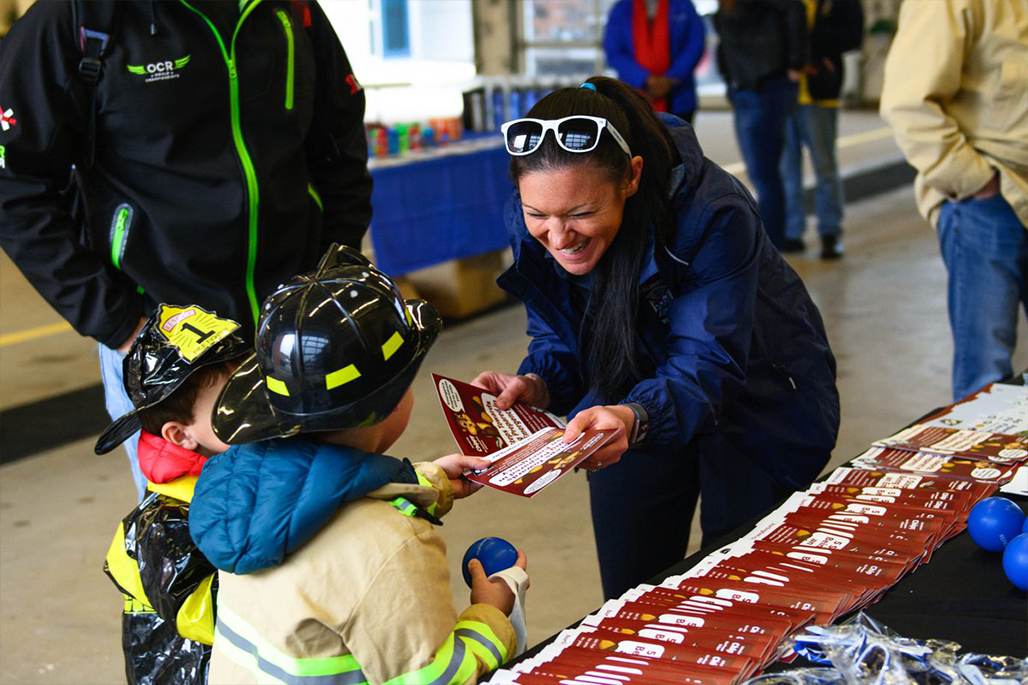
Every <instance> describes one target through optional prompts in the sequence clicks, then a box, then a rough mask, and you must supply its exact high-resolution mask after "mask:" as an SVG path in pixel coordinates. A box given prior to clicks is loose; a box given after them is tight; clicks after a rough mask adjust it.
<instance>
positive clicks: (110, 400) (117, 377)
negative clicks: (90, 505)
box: [97, 344, 146, 500]
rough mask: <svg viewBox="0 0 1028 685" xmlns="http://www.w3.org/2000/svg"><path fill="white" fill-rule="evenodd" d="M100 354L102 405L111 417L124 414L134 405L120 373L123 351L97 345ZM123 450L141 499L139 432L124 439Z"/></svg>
mask: <svg viewBox="0 0 1028 685" xmlns="http://www.w3.org/2000/svg"><path fill="white" fill-rule="evenodd" d="M97 348H98V349H99V353H100V354H99V356H100V379H101V380H102V381H103V386H104V405H105V406H106V407H107V413H108V414H110V415H111V418H112V419H116V418H118V417H119V416H124V415H125V414H127V413H129V412H130V411H132V410H133V409H135V406H134V405H133V404H132V400H131V399H129V396H128V393H127V392H126V391H125V382H124V378H123V375H122V365H121V363H122V361H123V360H124V359H125V353H124V352H120V351H118V350H112V349H111V348H109V347H107V345H103V344H100V345H98V346H97ZM124 444H125V452H126V454H128V461H129V468H130V469H131V470H132V483H133V484H134V485H135V486H136V496H137V497H138V498H139V499H140V500H141V499H143V495H144V494H145V493H146V476H144V475H143V472H142V471H141V470H140V468H139V456H138V453H137V451H136V450H137V447H138V444H139V432H138V431H137V432H136V434H135V435H133V436H132V437H131V438H129V439H128V440H126V441H125V443H124Z"/></svg>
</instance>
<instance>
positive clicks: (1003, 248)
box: [881, 0, 1028, 399]
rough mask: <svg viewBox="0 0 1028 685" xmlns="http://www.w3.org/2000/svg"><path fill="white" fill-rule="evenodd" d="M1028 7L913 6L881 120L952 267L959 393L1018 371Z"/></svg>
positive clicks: (1026, 203) (991, 3)
mask: <svg viewBox="0 0 1028 685" xmlns="http://www.w3.org/2000/svg"><path fill="white" fill-rule="evenodd" d="M1025 65H1028V5H1026V4H1025V3H1024V2H1021V1H1020V0H907V2H904V3H903V5H902V6H901V7H900V15H899V30H898V31H897V33H896V37H895V39H894V41H893V44H892V49H891V50H890V52H889V57H888V58H887V60H886V64H885V85H884V88H883V90H882V101H881V113H882V116H883V117H884V118H885V120H886V121H887V122H888V123H889V125H890V126H892V128H893V132H894V133H895V135H896V142H897V143H898V144H899V146H900V149H901V150H903V154H904V155H905V156H906V158H907V161H909V162H910V164H911V166H913V167H914V168H915V169H917V172H918V176H917V181H916V183H915V185H914V189H915V191H916V196H917V206H918V210H919V211H920V212H921V214H922V215H923V216H924V217H925V218H926V219H928V220H929V221H930V222H931V223H932V224H933V225H934V226H935V227H936V229H937V230H938V234H939V244H940V247H941V250H942V258H943V260H944V261H945V263H946V270H947V271H948V272H949V286H948V300H949V319H950V328H951V329H952V332H953V348H954V349H953V398H954V399H960V398H962V397H964V396H966V395H967V394H968V393H971V392H974V391H976V390H978V389H979V388H981V387H982V386H984V385H986V384H988V383H990V382H993V381H999V380H1002V379H1003V378H1005V377H1007V376H1009V375H1011V373H1012V369H1011V355H1012V354H1013V351H1014V347H1015V345H1016V330H1017V318H1018V316H1019V311H1018V310H1019V308H1020V305H1024V304H1025V303H1026V302H1028V285H1026V282H1028V234H1026V232H1025V231H1026V229H1028V107H1025V106H1024V98H1025V93H1026V92H1028V67H1026V66H1025Z"/></svg>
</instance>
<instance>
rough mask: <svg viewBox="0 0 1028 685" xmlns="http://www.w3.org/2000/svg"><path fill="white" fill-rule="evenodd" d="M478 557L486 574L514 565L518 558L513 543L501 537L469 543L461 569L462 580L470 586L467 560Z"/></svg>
mask: <svg viewBox="0 0 1028 685" xmlns="http://www.w3.org/2000/svg"><path fill="white" fill-rule="evenodd" d="M472 559H478V560H479V561H480V562H481V563H482V569H483V570H484V571H485V574H486V575H487V576H491V575H492V574H494V573H496V572H497V571H503V570H504V569H508V568H510V567H511V566H513V565H514V563H515V562H516V561H517V560H518V551H517V550H516V549H514V545H512V544H510V543H509V542H507V541H506V540H504V539H503V538H482V539H481V540H476V541H475V542H473V543H471V546H470V547H468V551H467V552H465V553H464V561H462V562H461V566H460V568H461V571H463V573H464V582H465V583H467V584H468V587H471V572H470V571H468V562H469V561H471V560H472Z"/></svg>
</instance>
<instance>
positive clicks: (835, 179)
mask: <svg viewBox="0 0 1028 685" xmlns="http://www.w3.org/2000/svg"><path fill="white" fill-rule="evenodd" d="M804 1H805V3H806V7H807V20H808V26H809V27H810V63H809V64H807V65H806V67H805V68H804V69H803V75H802V76H801V78H800V80H799V94H798V106H797V107H796V109H795V110H794V111H793V113H792V114H791V115H790V117H789V120H788V121H787V122H786V124H785V127H786V128H785V151H784V152H783V154H782V182H783V183H784V184H785V247H784V248H783V251H784V252H802V251H803V250H804V249H805V247H806V246H805V244H804V243H803V232H804V230H805V229H806V226H807V211H806V207H805V205H804V202H803V148H804V147H806V148H807V150H808V151H809V152H810V161H811V163H812V165H813V167H814V175H815V177H816V179H817V185H816V186H815V189H814V206H815V212H816V215H817V232H818V234H819V235H820V236H821V258H822V259H839V258H841V257H842V215H843V209H842V208H843V196H842V181H841V179H840V178H839V164H838V162H837V161H836V158H835V138H836V129H837V125H838V119H839V93H841V92H842V80H843V62H842V53H844V52H849V51H850V50H856V49H857V48H859V47H860V46H861V44H862V43H863V40H864V11H863V9H861V7H860V0H804Z"/></svg>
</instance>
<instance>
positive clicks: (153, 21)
mask: <svg viewBox="0 0 1028 685" xmlns="http://www.w3.org/2000/svg"><path fill="white" fill-rule="evenodd" d="M150 35H151V36H156V35H157V0H150Z"/></svg>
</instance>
